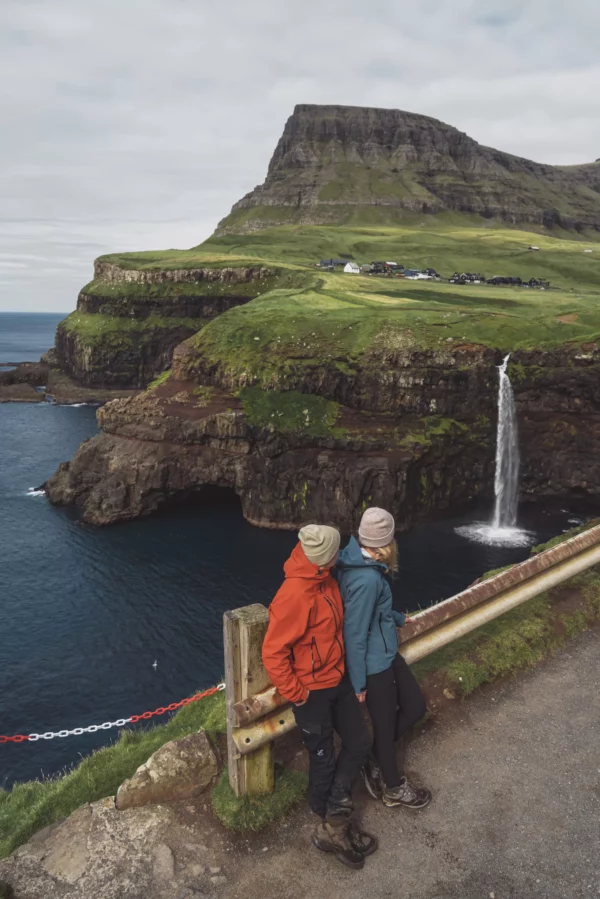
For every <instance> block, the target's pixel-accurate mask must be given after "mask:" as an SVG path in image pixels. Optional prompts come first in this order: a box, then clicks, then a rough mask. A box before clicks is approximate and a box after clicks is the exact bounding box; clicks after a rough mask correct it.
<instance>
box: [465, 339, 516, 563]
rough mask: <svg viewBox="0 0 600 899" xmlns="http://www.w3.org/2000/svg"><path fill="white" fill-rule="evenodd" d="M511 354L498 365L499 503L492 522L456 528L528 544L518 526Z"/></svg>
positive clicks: (499, 542)
mask: <svg viewBox="0 0 600 899" xmlns="http://www.w3.org/2000/svg"><path fill="white" fill-rule="evenodd" d="M509 359H510V353H509V354H508V355H507V356H505V357H504V359H503V360H502V364H501V365H499V366H498V377H499V384H498V427H497V431H496V472H495V475H494V493H495V496H496V502H495V505H494V516H493V518H492V523H491V524H485V523H483V522H477V523H476V524H472V525H467V526H466V527H460V528H457V533H458V534H461V535H462V536H463V537H467V538H468V539H469V540H475V541H477V543H487V544H489V545H491V546H527V545H528V544H530V543H531V542H532V539H531V537H532V535H531V534H530V533H529V531H524V530H522V529H520V528H518V527H517V508H518V504H519V439H518V429H517V411H516V408H515V397H514V394H513V389H512V384H511V383H510V378H509V376H508V371H507V369H508V360H509Z"/></svg>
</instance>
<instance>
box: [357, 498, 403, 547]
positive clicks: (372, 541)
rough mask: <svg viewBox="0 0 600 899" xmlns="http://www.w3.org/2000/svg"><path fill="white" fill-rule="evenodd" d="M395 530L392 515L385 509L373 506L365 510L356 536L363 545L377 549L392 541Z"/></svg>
mask: <svg viewBox="0 0 600 899" xmlns="http://www.w3.org/2000/svg"><path fill="white" fill-rule="evenodd" d="M395 530H396V524H395V522H394V518H393V516H392V515H390V513H389V512H386V511H385V509H379V508H378V507H377V506H373V508H371V509H367V510H366V512H365V513H364V515H363V517H362V518H361V520H360V526H359V528H358V537H359V540H360V542H361V543H362V545H363V546H370V547H373V548H377V549H378V548H380V547H382V546H387V545H388V543H391V542H392V540H393V539H394V532H395Z"/></svg>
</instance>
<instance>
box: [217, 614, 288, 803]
mask: <svg viewBox="0 0 600 899" xmlns="http://www.w3.org/2000/svg"><path fill="white" fill-rule="evenodd" d="M268 624H269V613H268V611H267V609H266V608H265V606H262V605H260V603H255V604H254V605H251V606H244V607H243V608H241V609H233V611H231V612H225V614H224V615H223V642H224V646H225V685H226V700H227V754H228V757H229V783H230V784H231V788H232V790H233V791H234V793H235V795H236V796H243V795H244V794H247V795H250V796H258V795H261V794H264V793H270V792H272V790H273V787H274V784H275V775H274V767H273V744H272V743H268V744H267V745H266V746H261V747H260V749H257V750H256V751H255V752H250V753H248V754H247V755H243V756H242V755H241V754H240V753H239V751H238V749H237V747H236V745H235V742H234V739H233V731H234V728H237V727H238V718H237V716H236V714H235V712H234V709H233V706H234V703H236V702H240V701H241V700H243V699H246V698H247V697H249V696H254V695H255V694H256V693H259V692H260V691H261V690H264V689H265V687H268V686H269V684H270V681H269V676H268V674H267V672H266V671H265V667H264V665H263V663H262V643H263V640H264V637H265V634H266V632H267V627H268Z"/></svg>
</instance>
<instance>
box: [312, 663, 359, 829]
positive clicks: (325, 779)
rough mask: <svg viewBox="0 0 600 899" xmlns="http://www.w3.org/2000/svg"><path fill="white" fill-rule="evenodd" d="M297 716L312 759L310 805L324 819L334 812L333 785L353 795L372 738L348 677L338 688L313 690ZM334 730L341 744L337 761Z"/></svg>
mask: <svg viewBox="0 0 600 899" xmlns="http://www.w3.org/2000/svg"><path fill="white" fill-rule="evenodd" d="M294 715H295V716H296V723H297V724H298V727H299V728H300V731H301V733H302V739H303V740H304V745H305V746H306V748H307V749H308V755H309V773H308V804H309V805H310V807H311V809H312V810H313V812H315V814H317V815H320V816H321V817H323V816H325V815H326V814H327V813H328V812H331V802H330V798H331V792H332V788H333V785H334V782H335V784H336V789H338V790H339V789H340V788H341V790H342V791H343V792H344V793H346V794H348V795H349V794H350V791H351V789H352V783H353V781H354V779H355V778H356V776H357V774H358V772H359V771H360V769H361V767H362V765H363V764H364V762H365V760H366V759H367V757H368V755H369V752H370V750H371V737H370V735H369V730H368V728H367V724H366V722H365V718H364V715H363V713H362V709H361V707H360V703H359V702H358V700H357V698H356V695H355V693H354V690H353V689H352V685H351V683H350V681H349V680H348V678H347V677H344V678H343V679H342V681H341V683H339V684H338V686H337V687H327V688H325V689H324V690H311V691H310V695H309V697H308V699H307V701H306V702H305V703H304V705H300V706H294ZM334 730H335V731H336V732H337V733H338V734H339V736H340V738H341V741H342V748H341V750H340V753H339V755H338V757H337V759H336V757H335V747H334V744H333V732H334ZM328 804H329V809H328ZM335 811H336V810H334V813H335Z"/></svg>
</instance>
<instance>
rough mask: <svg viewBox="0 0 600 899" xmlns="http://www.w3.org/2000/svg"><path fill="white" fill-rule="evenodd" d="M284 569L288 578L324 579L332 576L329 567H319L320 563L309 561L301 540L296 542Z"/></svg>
mask: <svg viewBox="0 0 600 899" xmlns="http://www.w3.org/2000/svg"><path fill="white" fill-rule="evenodd" d="M283 571H284V573H285V576H286V578H288V577H302V578H306V579H308V580H314V581H322V580H325V578H327V577H329V576H330V570H329V568H325V569H323V568H319V566H318V565H315V564H314V563H313V562H309V561H308V559H307V558H306V555H305V554H304V550H303V549H302V546H301V545H300V542H298V543H297V544H296V546H295V547H294V549H293V551H292V554H291V556H290V557H289V559H288V560H287V562H286V563H285V564H284V566H283Z"/></svg>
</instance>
